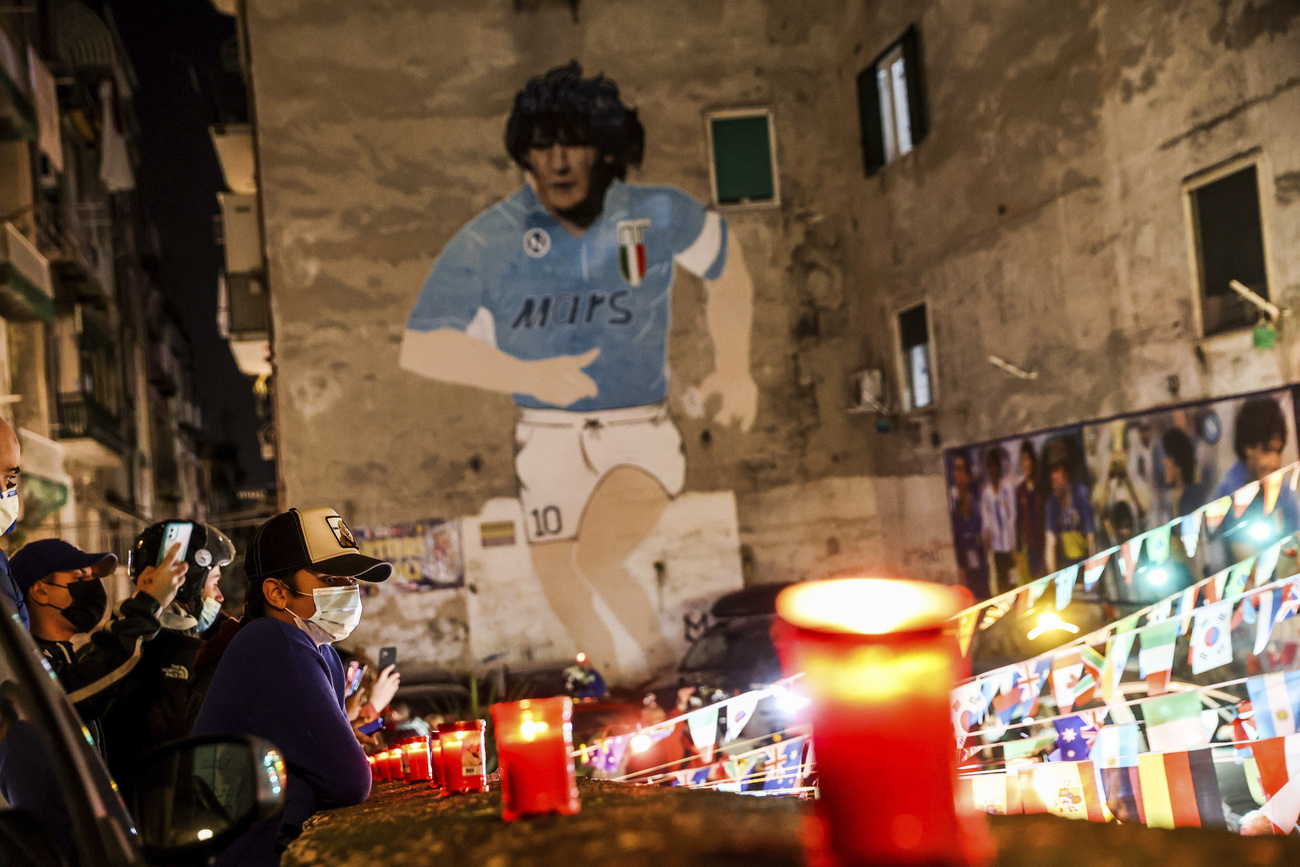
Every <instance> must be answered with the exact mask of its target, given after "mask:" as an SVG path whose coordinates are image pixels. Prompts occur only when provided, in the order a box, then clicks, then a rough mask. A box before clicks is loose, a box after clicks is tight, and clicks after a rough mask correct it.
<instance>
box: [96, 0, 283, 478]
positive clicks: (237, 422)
mask: <svg viewBox="0 0 1300 867" xmlns="http://www.w3.org/2000/svg"><path fill="white" fill-rule="evenodd" d="M91 5H93V4H91ZM108 6H109V7H110V8H111V9H112V14H113V18H114V20H115V21H116V23H117V26H118V29H119V30H120V31H121V34H122V39H123V41H124V42H125V43H126V48H127V52H128V53H129V55H130V58H131V63H132V65H133V66H134V68H135V71H136V75H137V76H138V78H139V91H138V92H137V93H136V95H135V111H136V114H137V116H138V118H139V123H140V128H141V140H140V142H139V150H140V157H141V159H140V165H139V166H138V168H137V170H136V180H137V185H138V192H139V195H140V198H141V201H142V202H143V204H144V206H145V208H146V210H147V211H148V213H149V215H150V217H151V218H152V220H153V222H154V223H155V224H156V225H157V227H158V230H159V232H160V233H161V236H162V245H163V255H164V262H163V268H162V274H161V280H162V283H163V289H164V291H166V292H167V294H168V295H169V297H170V298H171V300H172V303H173V305H174V307H175V308H176V309H177V310H178V311H179V313H180V317H181V321H182V323H183V326H184V328H185V331H186V332H187V334H188V336H189V338H190V341H191V343H192V345H193V349H194V395H195V400H196V402H197V403H198V405H199V408H200V410H201V412H202V414H203V426H204V429H205V430H206V433H207V435H208V437H209V439H210V440H211V441H212V443H213V444H220V443H222V442H233V443H234V444H235V446H236V447H237V449H238V457H239V463H240V465H241V466H242V468H243V470H244V473H245V478H244V481H243V484H242V487H261V486H264V485H268V484H270V483H272V482H273V481H274V479H275V468H274V464H272V463H271V462H269V461H263V460H261V458H260V455H259V449H258V445H257V438H256V432H257V428H258V427H259V425H260V424H261V422H259V420H258V419H257V416H256V402H255V398H254V397H253V393H252V385H253V380H252V378H251V377H247V376H244V375H243V374H242V373H240V372H239V368H237V367H236V366H235V360H234V358H233V356H231V354H230V349H229V347H228V346H227V344H226V342H225V341H224V340H222V338H221V337H220V335H218V333H217V325H216V315H217V276H218V272H219V271H220V266H221V258H222V252H221V248H220V247H219V246H218V245H217V244H216V241H215V237H214V230H213V217H214V216H215V215H216V213H217V198H216V194H217V192H218V191H220V190H223V189H225V184H224V181H223V180H222V176H221V168H220V165H219V164H218V162H217V156H216V153H215V151H213V149H212V142H211V138H210V136H209V133H208V127H209V125H211V124H213V123H217V122H242V121H245V120H247V108H246V101H245V98H244V93H243V89H242V83H241V81H240V78H239V74H238V65H237V54H236V48H235V41H234V35H235V20H234V19H233V18H228V17H226V16H224V15H221V14H220V13H218V12H217V11H216V10H215V9H214V8H213V7H212V4H211V2H209V0H167V2H165V3H141V2H139V0H109V2H108ZM223 50H224V52H225V53H224V55H223Z"/></svg>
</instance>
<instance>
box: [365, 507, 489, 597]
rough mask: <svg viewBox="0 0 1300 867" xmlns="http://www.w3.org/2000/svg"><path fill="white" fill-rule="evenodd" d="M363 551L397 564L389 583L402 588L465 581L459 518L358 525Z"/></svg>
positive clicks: (446, 585) (440, 587)
mask: <svg viewBox="0 0 1300 867" xmlns="http://www.w3.org/2000/svg"><path fill="white" fill-rule="evenodd" d="M353 535H354V536H355V537H356V540H357V547H358V548H359V549H360V551H361V553H362V554H365V555H367V556H370V557H377V558H379V559H380V560H387V561H388V562H389V563H392V564H393V577H392V578H391V579H390V580H389V581H387V582H385V585H381V586H391V587H394V588H396V589H398V590H402V591H406V592H409V591H419V590H445V589H450V588H453V587H460V586H462V585H463V584H464V583H465V561H464V557H463V556H462V554H461V544H460V522H459V521H442V520H429V521H412V522H410V523H406V524H389V525H387V526H383V527H355V528H353Z"/></svg>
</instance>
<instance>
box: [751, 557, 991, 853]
mask: <svg viewBox="0 0 1300 867" xmlns="http://www.w3.org/2000/svg"><path fill="white" fill-rule="evenodd" d="M960 607H961V597H960V596H959V595H958V594H957V593H956V592H955V591H953V590H952V589H950V588H947V587H944V586H941V585H938V584H929V583H923V582H916V581H897V580H890V579H879V578H847V579H835V580H827V581H813V582H808V583H805V584H798V585H795V586H793V587H789V588H787V589H786V590H783V591H782V592H781V594H780V596H778V597H777V602H776V609H777V614H778V615H780V619H779V620H778V621H777V625H776V627H775V628H774V637H775V638H776V639H777V647H778V650H779V652H780V654H781V661H782V667H783V668H784V669H785V671H786V673H787V674H794V673H795V672H803V674H804V677H803V679H802V681H801V682H800V691H802V692H803V693H804V694H805V695H806V697H807V698H808V699H809V700H810V701H811V704H810V706H809V712H810V718H811V721H812V728H813V734H812V737H813V745H814V749H815V750H816V752H817V770H818V786H819V795H818V799H817V807H816V812H815V814H814V817H813V818H812V821H811V822H810V823H809V825H808V826H807V828H806V833H805V848H806V849H807V854H808V863H809V864H824V865H837V867H849V865H866V864H870V865H874V867H885V865H922V864H924V865H953V867H969V865H975V864H980V863H983V862H984V861H985V860H987V859H988V858H989V857H990V856H991V854H992V850H991V847H990V845H989V843H988V834H987V830H986V829H985V828H984V826H983V824H982V817H977V816H975V815H971V814H967V813H965V812H964V811H962V812H959V811H958V809H957V761H956V740H955V738H954V735H953V729H952V715H951V711H950V707H949V701H950V697H949V693H950V692H951V690H952V688H953V686H954V685H955V683H956V681H957V679H958V677H959V676H961V675H962V674H963V673H964V672H963V667H964V662H963V661H962V658H961V654H960V653H959V652H958V650H957V645H956V640H955V639H954V638H953V636H952V635H951V634H946V633H945V622H946V621H947V619H948V618H949V617H950V616H952V615H953V614H955V613H956V612H957V611H958V610H959V609H960Z"/></svg>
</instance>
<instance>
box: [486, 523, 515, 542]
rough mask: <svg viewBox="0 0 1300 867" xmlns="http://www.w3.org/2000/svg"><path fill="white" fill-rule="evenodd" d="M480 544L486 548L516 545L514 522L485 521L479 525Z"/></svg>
mask: <svg viewBox="0 0 1300 867" xmlns="http://www.w3.org/2000/svg"><path fill="white" fill-rule="evenodd" d="M478 535H479V544H480V545H482V546H483V547H484V548H500V547H504V546H506V545H513V544H514V543H515V522H514V521H484V522H483V523H481V524H479V525H478Z"/></svg>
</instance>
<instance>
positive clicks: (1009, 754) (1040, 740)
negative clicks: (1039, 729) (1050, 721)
mask: <svg viewBox="0 0 1300 867" xmlns="http://www.w3.org/2000/svg"><path fill="white" fill-rule="evenodd" d="M1055 745H1056V736H1055V735H1039V736H1038V737H1033V738H1029V737H1025V738H1017V739H1016V740H1013V741H1004V742H1003V744H1002V758H1003V759H1004V760H1005V761H1006V765H1007V767H1008V768H1019V767H1032V766H1033V765H1034V764H1035V763H1036V762H1037V758H1036V757H1037V755H1038V754H1039V753H1041V752H1044V751H1045V750H1049V749H1051V748H1052V747H1054V746H1055Z"/></svg>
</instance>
